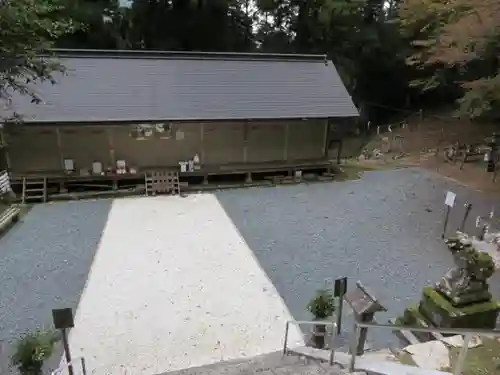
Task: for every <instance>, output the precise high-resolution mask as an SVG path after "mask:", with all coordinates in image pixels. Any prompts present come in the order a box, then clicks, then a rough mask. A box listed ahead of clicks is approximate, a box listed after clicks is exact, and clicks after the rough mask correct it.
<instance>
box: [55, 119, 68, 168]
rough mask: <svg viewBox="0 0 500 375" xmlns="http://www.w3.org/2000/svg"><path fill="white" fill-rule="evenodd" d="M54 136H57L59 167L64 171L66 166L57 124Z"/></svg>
mask: <svg viewBox="0 0 500 375" xmlns="http://www.w3.org/2000/svg"><path fill="white" fill-rule="evenodd" d="M56 138H57V152H58V153H59V162H60V163H61V169H62V170H63V171H64V170H65V169H66V168H65V165H64V153H63V149H62V138H61V130H60V129H59V126H56Z"/></svg>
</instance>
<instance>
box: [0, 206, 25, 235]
mask: <svg viewBox="0 0 500 375" xmlns="http://www.w3.org/2000/svg"><path fill="white" fill-rule="evenodd" d="M20 212H21V210H20V209H19V208H18V207H16V206H10V207H9V208H7V209H6V210H5V211H3V212H2V213H0V232H3V231H4V230H5V229H6V228H7V227H8V226H9V225H10V224H12V223H15V222H17V221H18V220H19V214H20Z"/></svg>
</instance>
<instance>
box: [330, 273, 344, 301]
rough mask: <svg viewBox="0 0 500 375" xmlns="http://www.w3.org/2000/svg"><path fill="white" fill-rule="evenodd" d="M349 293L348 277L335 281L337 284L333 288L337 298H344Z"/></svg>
mask: <svg viewBox="0 0 500 375" xmlns="http://www.w3.org/2000/svg"><path fill="white" fill-rule="evenodd" d="M346 292H347V277H341V278H340V279H336V280H335V284H334V287H333V295H334V296H335V297H340V298H342V297H344V294H346Z"/></svg>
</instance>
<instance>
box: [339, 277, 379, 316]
mask: <svg viewBox="0 0 500 375" xmlns="http://www.w3.org/2000/svg"><path fill="white" fill-rule="evenodd" d="M344 298H345V300H346V302H347V303H348V304H349V305H350V306H351V308H352V310H353V311H354V313H355V314H356V315H358V316H361V315H363V314H373V313H375V312H377V311H386V309H385V307H383V306H382V305H381V304H380V303H379V302H378V301H377V300H376V299H375V297H373V296H372V295H371V293H370V292H368V291H367V289H366V288H365V287H364V286H363V285H362V284H361V282H359V281H358V282H356V289H353V290H350V291H349V292H347V293H346V295H345V297H344Z"/></svg>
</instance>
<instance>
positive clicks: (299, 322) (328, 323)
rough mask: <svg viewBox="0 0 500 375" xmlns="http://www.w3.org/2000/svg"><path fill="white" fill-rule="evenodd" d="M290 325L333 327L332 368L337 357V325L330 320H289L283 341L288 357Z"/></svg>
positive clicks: (284, 352) (330, 361) (284, 353)
mask: <svg viewBox="0 0 500 375" xmlns="http://www.w3.org/2000/svg"><path fill="white" fill-rule="evenodd" d="M290 324H295V325H318V326H331V327H333V328H334V329H333V335H332V342H331V345H330V347H331V349H330V360H329V363H330V366H331V365H333V360H334V356H335V338H336V337H337V329H336V328H337V323H335V322H332V321H329V320H315V321H314V320H288V321H287V322H286V325H285V337H284V340H283V355H286V354H287V352H288V330H289V329H290Z"/></svg>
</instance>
